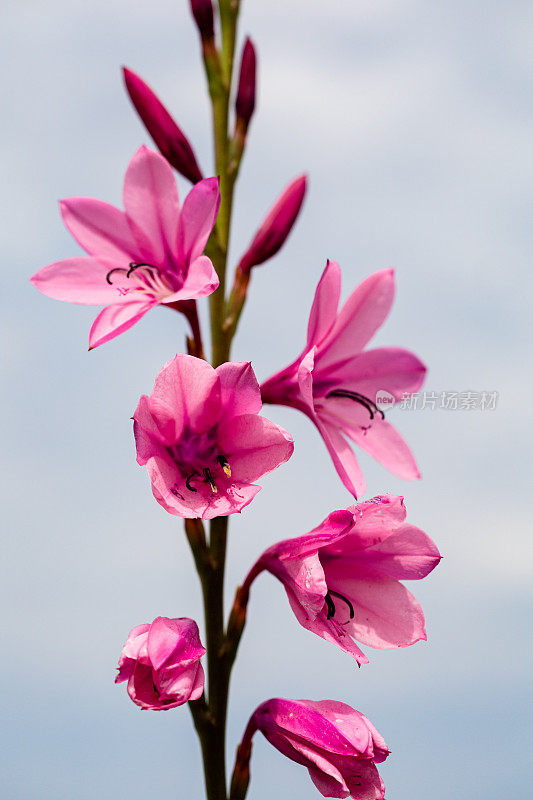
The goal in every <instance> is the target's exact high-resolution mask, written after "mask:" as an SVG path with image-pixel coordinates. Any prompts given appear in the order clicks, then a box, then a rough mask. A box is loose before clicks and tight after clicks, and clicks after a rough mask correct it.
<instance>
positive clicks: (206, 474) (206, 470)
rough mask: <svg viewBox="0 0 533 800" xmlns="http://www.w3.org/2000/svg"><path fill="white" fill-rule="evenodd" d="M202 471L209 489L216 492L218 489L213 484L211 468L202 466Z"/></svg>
mask: <svg viewBox="0 0 533 800" xmlns="http://www.w3.org/2000/svg"><path fill="white" fill-rule="evenodd" d="M202 472H203V473H204V478H205V481H206V483H208V484H209V486H210V487H211V491H212V492H213V494H217V492H218V489H217V487H216V485H215V481H214V480H213V475H212V473H211V470H210V469H209V467H204V468H203V470H202Z"/></svg>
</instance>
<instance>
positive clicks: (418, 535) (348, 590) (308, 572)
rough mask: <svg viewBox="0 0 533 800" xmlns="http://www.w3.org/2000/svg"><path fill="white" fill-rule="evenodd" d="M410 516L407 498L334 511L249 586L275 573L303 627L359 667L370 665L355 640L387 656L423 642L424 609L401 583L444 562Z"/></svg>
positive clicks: (281, 549)
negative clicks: (408, 519)
mask: <svg viewBox="0 0 533 800" xmlns="http://www.w3.org/2000/svg"><path fill="white" fill-rule="evenodd" d="M405 517H406V510H405V506H404V504H403V499H402V498H401V497H394V496H391V495H383V496H381V497H374V498H373V499H372V500H368V501H367V502H365V503H356V504H355V505H353V506H350V508H348V509H347V510H346V511H334V512H333V513H332V514H330V515H329V517H327V518H326V519H325V520H324V522H322V523H321V524H320V525H319V526H318V527H317V528H315V529H314V530H312V531H311V532H310V533H308V534H306V535H305V536H300V537H298V538H296V539H286V540H285V541H283V542H279V543H278V544H275V545H273V546H272V547H270V548H269V549H268V550H266V551H265V552H264V553H263V555H262V556H261V557H260V558H259V560H258V561H257V563H256V564H255V566H254V567H252V570H251V571H250V573H249V575H248V577H247V578H246V580H245V582H244V587H249V586H250V584H251V582H252V581H253V580H254V578H255V577H256V576H257V575H258V574H259V573H260V572H261V571H262V570H268V572H271V573H272V575H275V577H276V578H278V579H279V580H280V581H281V582H282V583H283V585H284V587H285V591H286V592H287V596H288V598H289V603H290V605H291V608H292V610H293V611H294V613H295V615H296V619H297V620H298V622H299V623H300V625H302V626H303V627H304V628H307V630H309V631H312V632H313V633H316V634H317V635H318V636H321V637H322V638H323V639H325V640H326V641H327V642H332V643H333V644H336V645H337V646H338V647H340V648H341V650H344V651H345V652H346V653H350V655H352V656H353V657H354V658H355V659H356V661H357V662H358V664H364V663H367V662H368V659H367V658H366V656H365V655H364V653H363V652H362V651H361V650H360V649H359V647H358V646H357V645H356V644H355V642H354V641H353V639H356V640H357V641H358V642H362V643H363V644H365V645H369V646H370V647H376V648H379V649H382V650H386V649H389V648H393V647H407V646H408V645H411V644H414V643H415V642H418V641H419V640H420V639H426V638H427V637H426V630H425V622H424V613H423V611H422V608H421V607H420V604H419V603H418V601H417V600H416V598H415V597H413V595H412V594H411V593H410V592H409V591H408V590H407V589H406V588H405V586H403V585H402V584H401V583H400V580H420V579H421V578H424V577H425V576H426V575H428V574H429V573H430V572H431V571H432V570H433V569H434V568H435V567H436V566H437V564H438V563H439V561H440V558H441V556H440V553H439V551H438V550H437V547H436V545H435V544H434V542H433V541H432V540H431V539H430V538H429V536H428V535H427V534H426V533H424V532H423V531H421V530H420V529H419V528H415V527H414V525H409V524H408V523H406V522H405ZM244 587H243V588H244Z"/></svg>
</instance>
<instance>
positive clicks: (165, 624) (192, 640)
mask: <svg viewBox="0 0 533 800" xmlns="http://www.w3.org/2000/svg"><path fill="white" fill-rule="evenodd" d="M205 652H206V651H205V648H204V647H202V644H201V642H200V635H199V633H198V626H197V624H196V622H194V620H192V619H187V618H186V617H181V618H179V619H169V618H168V617H157V619H154V621H153V622H152V623H151V624H150V625H148V624H146V625H137V627H135V628H133V630H131V631H130V633H129V635H128V638H127V640H126V644H125V645H124V647H123V648H122V653H121V655H120V659H119V662H118V675H117V677H116V678H115V683H123V682H124V681H127V682H128V694H129V696H130V697H131V699H132V700H133V702H134V703H136V704H137V705H138V706H140V707H141V708H150V709H152V710H161V709H167V708H176V706H181V705H183V703H187V702H188V701H189V700H197V699H198V698H199V697H201V695H202V694H203V691H204V670H203V668H202V665H201V663H200V659H201V657H202V656H203V655H204V654H205Z"/></svg>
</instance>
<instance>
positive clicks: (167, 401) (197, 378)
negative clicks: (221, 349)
mask: <svg viewBox="0 0 533 800" xmlns="http://www.w3.org/2000/svg"><path fill="white" fill-rule="evenodd" d="M150 408H151V410H152V413H153V414H154V416H155V417H156V419H157V424H158V427H159V429H160V430H161V431H164V434H165V438H166V439H167V441H169V442H170V441H171V440H172V439H173V441H174V442H177V441H178V439H179V437H180V435H181V432H182V430H183V428H184V426H186V425H187V426H188V427H189V428H190V429H191V430H192V431H194V432H195V433H204V432H205V431H207V430H209V428H211V427H212V426H213V425H215V424H216V423H217V421H218V417H219V414H220V380H219V378H218V375H217V373H216V372H215V370H214V369H213V367H212V366H211V365H210V364H208V363H207V362H206V361H203V360H202V359H200V358H194V357H193V356H186V355H178V356H175V357H174V358H172V359H171V360H170V361H168V362H167V363H166V364H165V366H164V367H163V369H162V370H161V372H160V373H159V374H158V376H157V378H156V380H155V385H154V389H153V392H152V394H151V395H150Z"/></svg>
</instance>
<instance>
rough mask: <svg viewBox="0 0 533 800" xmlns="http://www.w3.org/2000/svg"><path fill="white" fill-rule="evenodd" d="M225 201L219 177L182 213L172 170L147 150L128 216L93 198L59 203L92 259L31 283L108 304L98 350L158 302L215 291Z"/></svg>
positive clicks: (93, 337) (136, 168)
mask: <svg viewBox="0 0 533 800" xmlns="http://www.w3.org/2000/svg"><path fill="white" fill-rule="evenodd" d="M219 202H220V194H219V191H218V178H207V179H206V180H203V181H200V182H199V183H197V184H196V186H194V187H193V189H192V190H191V191H190V193H189V194H188V196H187V197H186V199H185V202H184V203H183V207H182V208H181V209H180V206H179V200H178V189H177V186H176V181H175V179H174V173H173V172H172V169H171V168H170V167H169V165H168V164H167V162H166V161H165V159H164V158H163V157H162V156H160V155H158V154H157V153H154V152H153V151H152V150H149V149H148V148H147V147H141V148H139V150H138V151H137V152H136V154H135V155H134V156H133V158H132V160H131V162H130V164H129V166H128V169H127V171H126V176H125V178H124V208H125V211H120V210H119V209H118V208H115V207H114V206H112V205H109V203H104V202H103V201H101V200H93V199H91V198H88V197H71V198H69V199H68V200H63V201H61V213H62V215H63V221H64V223H65V225H66V226H67V228H68V229H69V231H70V232H71V234H72V235H73V236H74V238H75V239H76V240H77V242H78V243H79V244H80V245H81V246H82V247H83V249H84V250H85V251H86V252H87V253H88V254H89V255H88V256H82V257H79V256H78V257H75V258H67V259H65V260H64V261H57V262H55V263H54V264H50V265H49V266H47V267H44V268H43V269H41V270H39V272H37V274H36V275H34V276H33V278H32V279H31V280H32V283H33V284H34V285H35V286H36V287H37V289H39V291H41V292H42V293H43V294H45V295H48V297H53V298H55V299H56V300H65V301H67V302H69V303H84V304H87V305H105V306H106V308H104V310H103V311H101V312H100V314H99V315H98V316H97V317H96V319H95V321H94V323H93V326H92V328H91V332H90V334H89V344H90V347H91V348H93V347H97V346H98V345H100V344H103V343H104V342H108V341H109V340H110V339H114V338H115V336H118V335H119V334H121V333H123V332H124V331H126V330H128V328H131V326H132V325H134V324H135V323H136V322H138V320H140V319H141V317H143V316H144V314H146V312H147V311H149V310H150V309H151V308H153V307H154V306H156V305H159V304H160V303H164V304H174V303H177V302H180V301H183V300H191V299H195V298H199V297H205V296H206V295H209V294H211V293H212V292H213V291H214V290H215V289H216V288H217V286H218V277H217V274H216V272H215V270H214V268H213V265H212V263H211V261H210V260H209V259H208V258H207V257H206V256H204V255H202V253H203V251H204V248H205V245H206V243H207V240H208V238H209V234H210V233H211V230H212V228H213V225H214V224H215V219H216V216H217V213H218V206H219Z"/></svg>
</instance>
